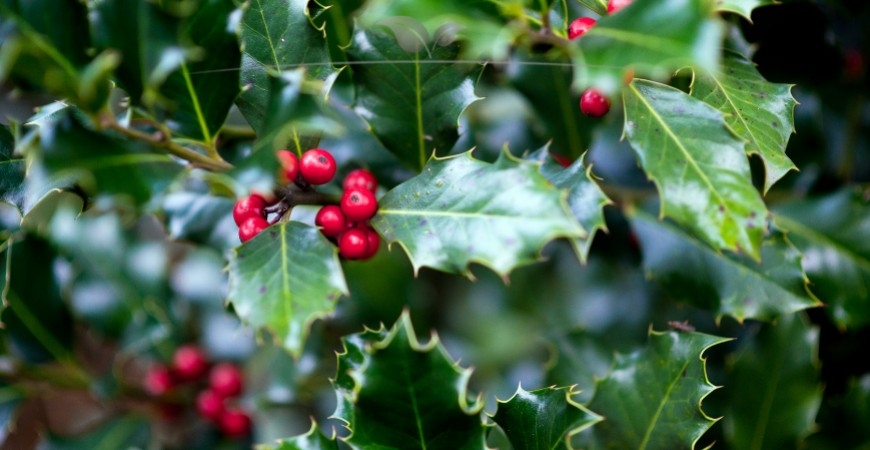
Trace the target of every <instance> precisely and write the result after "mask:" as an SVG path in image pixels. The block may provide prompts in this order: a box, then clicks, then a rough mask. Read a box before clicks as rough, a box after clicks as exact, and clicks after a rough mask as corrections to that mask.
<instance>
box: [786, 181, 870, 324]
mask: <svg viewBox="0 0 870 450" xmlns="http://www.w3.org/2000/svg"><path fill="white" fill-rule="evenodd" d="M773 220H774V223H776V225H777V226H778V227H781V228H782V229H783V230H785V231H786V232H787V233H788V236H789V239H790V240H791V241H792V242H794V244H795V246H797V248H799V249H800V250H801V252H802V253H803V254H804V258H803V268H804V270H806V272H807V276H808V277H809V279H810V281H811V282H812V287H813V292H814V293H816V294H817V295H818V296H819V298H820V299H821V300H822V301H824V302H825V304H826V305H827V308H825V311H826V312H827V313H828V314H829V315H830V316H831V318H832V319H833V320H834V322H836V323H837V324H838V325H839V326H841V327H843V328H850V329H851V328H855V329H857V328H860V327H862V326H865V325H867V324H870V289H868V288H867V286H870V242H868V241H867V236H870V202H868V200H867V197H866V194H865V193H864V192H862V190H860V189H842V190H840V191H837V192H834V193H833V194H829V195H826V196H824V197H820V198H813V199H809V200H800V201H795V202H790V203H786V204H782V205H778V206H777V208H776V214H774V216H773Z"/></svg>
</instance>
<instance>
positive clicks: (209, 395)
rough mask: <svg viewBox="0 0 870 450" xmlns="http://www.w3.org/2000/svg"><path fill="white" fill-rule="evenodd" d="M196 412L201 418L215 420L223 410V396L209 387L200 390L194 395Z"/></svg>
mask: <svg viewBox="0 0 870 450" xmlns="http://www.w3.org/2000/svg"><path fill="white" fill-rule="evenodd" d="M196 412H197V413H198V414H199V415H200V417H202V418H203V419H208V420H211V421H213V422H217V421H218V420H219V419H220V417H221V415H222V414H223V412H224V397H223V396H221V395H220V394H218V393H217V392H215V391H213V390H211V389H206V390H204V391H201V392H200V393H199V394H197V396H196Z"/></svg>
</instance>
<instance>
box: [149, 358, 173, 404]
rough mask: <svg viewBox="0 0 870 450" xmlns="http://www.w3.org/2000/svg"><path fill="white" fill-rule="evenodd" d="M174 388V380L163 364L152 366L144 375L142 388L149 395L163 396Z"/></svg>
mask: <svg viewBox="0 0 870 450" xmlns="http://www.w3.org/2000/svg"><path fill="white" fill-rule="evenodd" d="M173 386H175V379H174V378H173V377H172V372H171V371H170V370H169V367H166V366H165V365H164V364H154V365H153V366H151V367H150V368H149V369H148V372H146V373H145V380H144V381H143V382H142V387H143V388H144V389H145V391H146V392H148V393H149V394H151V395H155V396H158V395H163V394H165V393H167V392H169V390H170V389H172V387H173Z"/></svg>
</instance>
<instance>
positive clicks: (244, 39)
mask: <svg viewBox="0 0 870 450" xmlns="http://www.w3.org/2000/svg"><path fill="white" fill-rule="evenodd" d="M308 3H309V2H308V0H287V1H280V2H278V1H262V0H254V1H250V2H247V3H246V4H245V5H246V6H245V7H244V13H243V14H242V21H241V25H240V28H239V40H240V41H241V48H242V70H241V73H240V75H239V78H240V80H241V83H242V94H241V96H239V98H238V100H237V102H236V103H237V104H238V106H239V110H240V111H241V112H242V115H244V116H245V119H247V121H248V123H249V124H250V125H251V127H253V128H254V130H255V131H257V132H258V134H259V132H260V131H261V128H262V126H263V122H264V120H265V118H266V117H267V116H268V113H267V107H268V105H269V103H270V101H271V100H270V99H271V97H273V96H274V95H275V94H274V93H273V91H272V89H273V84H272V82H271V81H270V75H272V76H275V75H276V74H278V73H280V72H283V71H285V70H287V69H291V68H296V67H297V66H305V67H306V69H305V74H306V77H307V78H309V79H313V80H320V81H322V82H323V85H322V91H321V92H322V94H323V95H324V96H325V95H326V93H328V92H329V90H330V88H331V87H332V83H333V82H334V81H335V78H336V77H337V76H338V70H336V69H335V68H334V67H333V66H332V63H331V62H330V59H329V47H328V46H327V42H326V35H325V34H324V31H323V28H322V27H320V28H318V27H316V26H315V25H314V23H313V22H312V19H311V16H310V12H309V9H308Z"/></svg>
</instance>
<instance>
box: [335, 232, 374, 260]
mask: <svg viewBox="0 0 870 450" xmlns="http://www.w3.org/2000/svg"><path fill="white" fill-rule="evenodd" d="M368 252H369V238H368V234H367V233H366V232H365V230H364V229H362V228H351V229H349V230H347V231H345V232H344V233H342V234H341V236H339V238H338V254H339V255H341V257H342V258H345V259H362V258H363V257H365V256H366V255H367V254H368Z"/></svg>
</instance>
